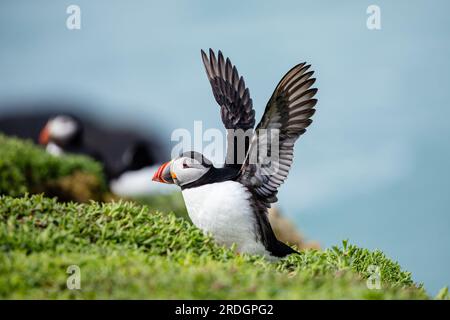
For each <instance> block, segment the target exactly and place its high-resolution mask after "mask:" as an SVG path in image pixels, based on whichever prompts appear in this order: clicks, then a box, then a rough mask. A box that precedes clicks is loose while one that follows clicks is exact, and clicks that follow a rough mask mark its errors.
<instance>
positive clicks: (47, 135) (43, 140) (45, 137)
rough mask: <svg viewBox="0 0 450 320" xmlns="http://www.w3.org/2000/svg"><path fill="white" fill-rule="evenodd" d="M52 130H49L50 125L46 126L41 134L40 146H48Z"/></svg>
mask: <svg viewBox="0 0 450 320" xmlns="http://www.w3.org/2000/svg"><path fill="white" fill-rule="evenodd" d="M49 131H50V130H49V129H48V124H46V125H45V127H44V128H43V129H42V131H41V133H40V134H39V144H42V145H47V144H48V141H49V140H50V132H49Z"/></svg>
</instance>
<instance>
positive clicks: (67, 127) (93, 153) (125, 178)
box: [39, 114, 166, 195]
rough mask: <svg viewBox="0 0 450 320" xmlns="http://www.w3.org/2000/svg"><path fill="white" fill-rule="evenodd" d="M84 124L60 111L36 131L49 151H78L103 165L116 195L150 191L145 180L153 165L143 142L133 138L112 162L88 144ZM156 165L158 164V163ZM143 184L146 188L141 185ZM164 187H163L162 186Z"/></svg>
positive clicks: (150, 174) (53, 152) (60, 153)
mask: <svg viewBox="0 0 450 320" xmlns="http://www.w3.org/2000/svg"><path fill="white" fill-rule="evenodd" d="M88 139H89V137H86V136H85V133H84V126H83V123H82V122H81V120H80V119H79V118H77V117H76V116H73V115H68V114H60V115H57V116H55V117H52V118H50V119H49V120H48V121H47V123H46V124H45V126H44V128H43V129H42V130H41V132H40V134H39V143H40V144H41V145H43V146H45V149H46V151H47V152H48V153H50V154H52V155H55V156H61V155H63V154H66V153H71V154H81V155H85V156H88V157H91V158H93V159H94V160H96V161H98V162H100V163H101V164H102V165H103V168H104V173H105V176H106V178H107V180H108V182H109V184H110V187H111V189H112V191H113V192H114V193H116V194H119V195H135V194H145V193H151V192H152V190H153V189H155V190H160V189H162V188H154V187H152V188H151V189H152V190H148V189H149V188H148V186H147V185H148V183H147V182H148V180H149V177H151V176H152V174H153V172H154V170H155V168H153V167H152V165H154V164H155V162H154V160H153V158H152V156H151V154H150V151H149V150H148V147H147V145H146V144H145V141H139V140H136V141H133V142H132V143H131V144H130V145H129V146H128V147H127V148H126V150H125V152H123V154H122V156H121V157H120V158H119V161H116V162H115V163H112V162H111V160H110V161H108V160H107V159H111V158H112V157H108V155H103V154H102V153H101V151H100V150H98V149H94V147H93V146H92V144H90V145H88V143H87V142H88V141H87V140H88ZM158 166H159V165H158ZM143 185H146V186H147V187H146V190H143V189H142V188H141V187H140V186H143ZM164 189H166V188H164Z"/></svg>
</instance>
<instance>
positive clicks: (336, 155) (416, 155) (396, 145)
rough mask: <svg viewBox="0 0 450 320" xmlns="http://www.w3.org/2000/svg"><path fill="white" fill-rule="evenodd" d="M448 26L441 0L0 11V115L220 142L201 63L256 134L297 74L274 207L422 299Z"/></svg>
mask: <svg viewBox="0 0 450 320" xmlns="http://www.w3.org/2000/svg"><path fill="white" fill-rule="evenodd" d="M70 4H78V5H79V6H80V7H81V12H82V29H81V30H79V31H69V30H67V29H66V26H65V20H66V17H67V15H66V13H65V11H66V7H67V6H68V5H70ZM370 4H377V5H379V6H380V8H381V19H382V20H381V21H382V22H381V23H382V29H381V30H379V31H370V30H368V29H367V28H366V18H367V14H366V9H367V6H368V5H370ZM449 12H450V2H448V1H444V0H442V1H437V0H435V1H425V0H420V1H419V0H416V1H406V0H403V1H401V0H398V1H362V0H355V1H345V3H344V2H343V1H339V2H338V1H324V0H321V1H298V0H297V1H245V2H243V1H227V2H226V3H225V2H215V3H212V2H207V1H195V0H189V1H177V2H175V1H167V2H166V3H165V2H163V1H134V2H133V3H131V2H128V1H80V0H73V1H56V0H55V1H2V2H1V4H0V41H1V44H2V45H1V50H0V72H1V74H2V80H1V82H0V102H1V103H0V104H4V103H7V102H9V101H23V100H28V101H34V100H36V99H45V100H55V101H57V100H58V99H64V100H69V101H72V100H76V101H80V102H81V103H83V104H84V103H86V104H88V105H89V106H91V108H90V109H91V110H92V111H94V112H95V113H96V114H97V115H101V116H103V117H107V118H108V119H109V120H111V121H122V122H123V121H125V122H129V123H133V124H135V125H138V126H140V127H143V128H146V127H148V128H152V129H155V128H157V129H159V130H161V137H162V138H163V139H167V141H169V140H170V133H171V131H172V130H173V129H175V128H180V127H183V128H188V129H192V128H193V122H194V120H203V126H204V127H205V128H210V127H213V128H221V123H220V117H219V113H218V109H217V106H216V105H215V102H214V100H213V97H212V94H211V91H210V87H209V84H208V82H207V81H206V77H205V74H204V70H203V66H202V64H201V60H200V53H199V51H200V49H201V48H204V49H206V48H209V47H212V48H215V49H221V50H222V51H223V52H224V53H225V54H226V55H228V56H230V57H231V58H232V61H233V63H235V64H236V65H237V67H238V70H239V72H240V73H241V74H242V75H244V77H245V79H246V82H247V85H248V86H249V87H250V92H251V95H252V97H253V101H254V106H255V108H256V112H257V118H258V119H259V117H260V116H261V114H262V112H263V110H264V106H265V103H266V101H267V99H268V98H269V96H270V95H271V93H272V90H273V88H274V87H275V85H276V83H277V82H278V80H279V79H280V77H281V76H282V75H283V74H284V73H285V72H286V71H287V70H289V69H290V67H292V66H293V65H295V64H297V63H299V62H302V61H305V60H306V61H308V62H309V63H312V65H313V68H314V69H315V70H316V76H317V87H318V88H319V90H320V91H319V95H318V98H319V104H318V106H317V110H318V111H317V113H316V115H315V117H314V120H315V121H314V123H313V125H312V126H311V129H310V130H309V131H308V132H307V134H306V135H305V136H304V137H302V139H301V140H300V141H299V142H298V144H297V146H296V153H295V156H296V159H295V163H294V168H293V170H292V172H291V175H290V177H289V179H288V181H287V183H286V184H285V185H284V186H283V187H282V189H281V191H280V206H281V207H282V208H283V209H284V212H286V214H288V215H289V216H290V217H291V218H292V219H293V220H294V221H295V222H296V223H297V225H298V226H299V228H300V229H301V230H302V231H303V232H304V233H305V234H306V235H307V236H308V237H309V238H311V239H317V240H319V241H320V242H321V243H322V245H323V246H325V247H328V246H330V245H333V244H338V243H339V242H340V241H341V240H342V239H345V238H349V239H350V241H351V242H353V243H356V244H358V245H360V246H365V247H369V248H372V249H374V248H380V249H382V250H383V251H385V252H386V253H387V254H388V255H389V256H390V257H392V258H394V259H396V260H398V261H399V262H400V264H401V265H402V266H403V267H405V268H406V269H408V270H410V271H412V272H413V275H414V277H415V280H416V281H420V282H424V283H425V286H426V288H427V289H429V291H430V292H431V293H432V294H435V293H436V292H437V290H438V289H439V288H440V287H442V286H444V285H449V284H450V274H449V272H448V270H449V264H450V233H449V227H450V216H449V215H450V197H449V187H450V169H449V163H450V161H449V160H450V152H449V147H448V139H449V136H450V125H449V117H450V111H449V109H448V108H449V102H450V93H449V89H448V88H449V83H450V81H449V80H450V75H449V74H450V73H449V71H450V62H449V57H450V42H449V30H450V19H449V18H448V14H449ZM0 112H1V110H0Z"/></svg>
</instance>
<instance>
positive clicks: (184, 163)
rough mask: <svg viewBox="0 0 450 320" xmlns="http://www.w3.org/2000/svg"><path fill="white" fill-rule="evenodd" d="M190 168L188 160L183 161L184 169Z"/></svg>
mask: <svg viewBox="0 0 450 320" xmlns="http://www.w3.org/2000/svg"><path fill="white" fill-rule="evenodd" d="M187 168H190V167H189V166H188V164H187V162H186V160H184V161H183V169H187Z"/></svg>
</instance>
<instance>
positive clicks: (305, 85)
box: [239, 63, 317, 206]
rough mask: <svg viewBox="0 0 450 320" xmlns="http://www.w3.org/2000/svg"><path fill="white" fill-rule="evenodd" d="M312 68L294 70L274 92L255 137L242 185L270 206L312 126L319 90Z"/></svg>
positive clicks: (243, 172) (241, 176)
mask: <svg viewBox="0 0 450 320" xmlns="http://www.w3.org/2000/svg"><path fill="white" fill-rule="evenodd" d="M309 67H310V65H306V64H305V63H301V64H299V65H297V66H295V67H294V68H292V69H291V70H290V71H289V72H288V73H287V74H286V75H285V76H284V77H283V78H282V79H281V81H280V83H279V84H278V85H277V87H276V88H275V91H274V93H273V94H272V97H271V98H270V100H269V102H268V103H267V106H266V110H265V111H264V115H263V117H262V119H261V122H260V123H259V124H258V126H257V127H256V130H255V134H254V135H253V138H252V142H251V145H250V148H249V151H248V154H247V156H246V160H245V163H244V164H243V166H242V168H241V175H240V177H239V181H241V182H242V183H243V184H245V185H247V186H251V187H252V190H254V192H255V194H256V195H257V196H258V198H260V199H261V200H263V201H264V202H265V203H266V205H267V206H270V203H272V202H276V201H277V197H276V194H277V192H278V187H279V186H280V185H281V184H282V183H283V182H284V180H286V178H287V176H288V173H289V170H290V168H291V164H292V160H293V156H294V143H295V141H296V140H297V139H298V138H299V137H300V135H302V134H303V133H305V131H306V128H307V127H308V126H309V125H310V124H311V122H312V120H311V116H312V115H313V114H314V112H315V109H314V106H315V105H316V103H317V100H316V99H313V97H314V95H315V94H316V92H317V89H315V88H311V86H312V85H313V84H314V82H315V80H316V79H314V78H312V75H313V73H314V72H313V71H308V69H309Z"/></svg>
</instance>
